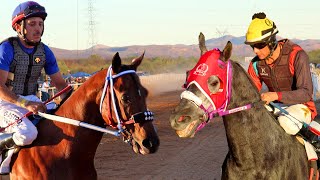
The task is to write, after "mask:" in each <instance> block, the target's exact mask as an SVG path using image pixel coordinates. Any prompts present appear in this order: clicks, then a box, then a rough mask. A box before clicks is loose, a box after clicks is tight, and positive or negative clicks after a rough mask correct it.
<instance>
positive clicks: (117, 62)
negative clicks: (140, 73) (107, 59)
mask: <svg viewBox="0 0 320 180" xmlns="http://www.w3.org/2000/svg"><path fill="white" fill-rule="evenodd" d="M120 67H121V58H120V56H119V52H117V53H116V54H115V55H114V56H113V58H112V69H113V72H115V73H118V72H120Z"/></svg>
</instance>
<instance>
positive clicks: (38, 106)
mask: <svg viewBox="0 0 320 180" xmlns="http://www.w3.org/2000/svg"><path fill="white" fill-rule="evenodd" d="M25 108H26V109H28V110H29V111H31V112H33V114H38V112H46V110H47V108H46V106H45V105H44V104H43V103H42V102H35V101H28V102H27V103H26V105H25Z"/></svg>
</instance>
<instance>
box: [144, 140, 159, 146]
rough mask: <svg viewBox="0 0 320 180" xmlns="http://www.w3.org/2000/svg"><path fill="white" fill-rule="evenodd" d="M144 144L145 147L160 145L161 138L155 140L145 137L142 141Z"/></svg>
mask: <svg viewBox="0 0 320 180" xmlns="http://www.w3.org/2000/svg"><path fill="white" fill-rule="evenodd" d="M142 145H143V146H144V147H145V148H152V147H153V148H155V147H157V146H158V145H159V140H158V139H154V140H150V139H145V140H143V141H142Z"/></svg>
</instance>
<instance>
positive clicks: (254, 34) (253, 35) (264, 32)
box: [244, 13, 279, 45]
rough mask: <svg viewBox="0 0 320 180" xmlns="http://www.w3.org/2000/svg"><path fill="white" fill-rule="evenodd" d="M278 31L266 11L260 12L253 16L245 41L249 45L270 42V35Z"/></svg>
mask: <svg viewBox="0 0 320 180" xmlns="http://www.w3.org/2000/svg"><path fill="white" fill-rule="evenodd" d="M278 32H279V31H278V29H277V27H276V25H275V24H274V22H273V21H271V20H270V19H268V18H267V17H266V15H265V14H264V13H258V14H255V15H253V17H252V21H251V23H250V25H249V28H248V31H247V34H246V41H245V42H244V43H245V44H248V45H252V44H256V43H261V42H266V43H268V42H267V41H269V39H270V37H271V36H275V35H276V34H277V33H278Z"/></svg>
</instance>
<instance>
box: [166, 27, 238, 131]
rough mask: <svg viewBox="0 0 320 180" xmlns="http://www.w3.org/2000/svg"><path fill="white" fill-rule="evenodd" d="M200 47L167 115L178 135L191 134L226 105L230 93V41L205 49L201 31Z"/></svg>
mask: <svg viewBox="0 0 320 180" xmlns="http://www.w3.org/2000/svg"><path fill="white" fill-rule="evenodd" d="M199 47H200V50H201V57H200V59H199V61H198V63H197V64H196V66H195V67H194V68H193V69H192V70H191V71H189V72H188V77H187V80H186V83H185V87H186V90H185V91H184V92H182V94H181V101H180V103H179V104H178V106H177V107H176V108H175V109H174V111H173V112H172V114H171V116H170V123H171V126H172V128H174V129H175V130H176V133H177V134H178V135H179V137H193V136H194V135H195V133H196V131H197V130H200V129H201V128H202V127H203V126H204V125H205V124H206V122H207V121H208V120H209V119H210V118H212V117H213V115H214V114H215V113H217V112H219V110H220V109H222V108H225V107H226V105H227V102H228V101H229V97H230V92H229V89H230V88H228V87H230V83H231V76H230V75H229V74H230V73H231V68H230V66H231V65H230V62H229V61H228V60H229V58H230V56H231V50H232V44H231V42H228V43H227V44H226V46H225V48H224V50H223V51H222V52H221V51H220V50H219V49H213V50H211V51H207V48H206V46H205V38H204V36H203V34H202V33H201V34H200V36H199Z"/></svg>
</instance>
